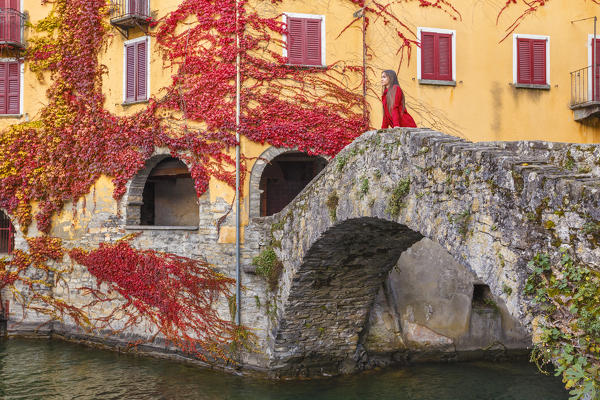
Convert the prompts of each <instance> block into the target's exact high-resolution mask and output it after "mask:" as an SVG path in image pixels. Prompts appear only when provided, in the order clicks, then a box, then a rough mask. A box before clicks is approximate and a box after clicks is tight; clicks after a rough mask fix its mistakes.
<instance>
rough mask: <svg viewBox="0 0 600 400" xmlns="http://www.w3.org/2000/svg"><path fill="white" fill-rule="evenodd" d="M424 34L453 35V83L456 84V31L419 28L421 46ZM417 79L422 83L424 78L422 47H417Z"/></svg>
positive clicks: (418, 34) (418, 35)
mask: <svg viewBox="0 0 600 400" xmlns="http://www.w3.org/2000/svg"><path fill="white" fill-rule="evenodd" d="M422 32H431V33H442V34H445V35H452V82H456V31H455V30H452V29H440V28H427V27H424V26H419V27H417V38H418V40H419V44H420V43H421V33H422ZM417 79H418V80H419V81H421V80H422V79H423V78H422V76H421V46H420V45H419V46H417ZM433 82H446V81H437V80H434V81H433Z"/></svg>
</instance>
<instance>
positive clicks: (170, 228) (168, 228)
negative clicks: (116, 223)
mask: <svg viewBox="0 0 600 400" xmlns="http://www.w3.org/2000/svg"><path fill="white" fill-rule="evenodd" d="M125 229H127V230H128V231H197V230H198V227H197V226H193V225H182V226H176V225H127V226H125Z"/></svg>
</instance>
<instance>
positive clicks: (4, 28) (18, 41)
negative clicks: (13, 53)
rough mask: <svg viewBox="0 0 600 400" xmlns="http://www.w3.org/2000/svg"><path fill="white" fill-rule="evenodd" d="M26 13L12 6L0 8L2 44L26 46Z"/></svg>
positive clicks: (18, 46)
mask: <svg viewBox="0 0 600 400" xmlns="http://www.w3.org/2000/svg"><path fill="white" fill-rule="evenodd" d="M25 19H26V18H25V14H23V13H20V12H19V11H17V10H14V9H12V8H0V46H2V47H8V48H12V49H17V50H22V49H24V48H25V35H24V33H25Z"/></svg>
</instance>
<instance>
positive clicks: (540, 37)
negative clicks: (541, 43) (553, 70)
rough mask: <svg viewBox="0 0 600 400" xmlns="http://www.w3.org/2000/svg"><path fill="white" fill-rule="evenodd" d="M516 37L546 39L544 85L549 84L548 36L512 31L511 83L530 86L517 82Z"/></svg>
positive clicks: (517, 55)
mask: <svg viewBox="0 0 600 400" xmlns="http://www.w3.org/2000/svg"><path fill="white" fill-rule="evenodd" d="M517 39H536V40H546V85H545V86H548V87H549V86H550V82H551V80H550V36H547V35H527V34H523V33H514V34H513V85H514V86H521V87H528V86H532V85H529V84H523V83H518V77H517V74H518V66H517V64H518V61H519V60H518V57H519V54H518V50H517ZM533 86H544V85H533Z"/></svg>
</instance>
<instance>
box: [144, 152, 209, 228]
mask: <svg viewBox="0 0 600 400" xmlns="http://www.w3.org/2000/svg"><path fill="white" fill-rule="evenodd" d="M142 199H143V204H142V207H141V213H140V224H141V225H156V226H197V225H198V199H197V196H196V189H195V188H194V180H193V179H192V177H191V175H190V172H189V170H188V169H187V167H186V165H185V164H184V163H183V162H181V161H180V160H178V159H176V158H167V159H165V160H163V161H161V162H160V163H159V164H158V165H157V166H156V167H154V169H153V170H152V171H151V172H150V176H149V177H148V180H147V181H146V184H145V185H144V192H143V194H142Z"/></svg>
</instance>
